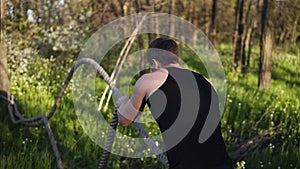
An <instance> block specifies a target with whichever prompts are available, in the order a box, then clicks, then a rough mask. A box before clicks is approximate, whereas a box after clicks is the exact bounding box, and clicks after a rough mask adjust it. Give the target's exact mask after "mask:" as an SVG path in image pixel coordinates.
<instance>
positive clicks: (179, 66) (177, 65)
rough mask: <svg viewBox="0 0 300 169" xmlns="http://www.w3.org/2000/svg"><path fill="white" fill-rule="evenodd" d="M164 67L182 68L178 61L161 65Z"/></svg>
mask: <svg viewBox="0 0 300 169" xmlns="http://www.w3.org/2000/svg"><path fill="white" fill-rule="evenodd" d="M165 67H177V68H182V67H181V65H180V64H179V63H171V64H168V65H165V66H163V68H165Z"/></svg>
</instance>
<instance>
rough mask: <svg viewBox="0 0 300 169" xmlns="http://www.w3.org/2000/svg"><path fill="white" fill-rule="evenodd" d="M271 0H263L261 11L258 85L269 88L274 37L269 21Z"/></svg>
mask: <svg viewBox="0 0 300 169" xmlns="http://www.w3.org/2000/svg"><path fill="white" fill-rule="evenodd" d="M268 5H269V0H263V6H262V12H261V35H260V63H259V78H258V86H259V87H264V88H269V87H270V86H271V69H272V47H273V38H272V32H271V27H270V26H269V21H268Z"/></svg>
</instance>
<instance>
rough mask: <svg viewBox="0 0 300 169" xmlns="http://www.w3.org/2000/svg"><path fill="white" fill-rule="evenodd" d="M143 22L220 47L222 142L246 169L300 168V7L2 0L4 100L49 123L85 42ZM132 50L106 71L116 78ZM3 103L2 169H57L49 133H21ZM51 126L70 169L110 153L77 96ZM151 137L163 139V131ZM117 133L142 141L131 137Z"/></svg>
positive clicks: (190, 58) (130, 164) (206, 0)
mask: <svg viewBox="0 0 300 169" xmlns="http://www.w3.org/2000/svg"><path fill="white" fill-rule="evenodd" d="M139 12H161V13H169V14H173V15H176V16H178V17H180V18H183V19H185V20H187V21H189V22H190V23H192V24H194V25H195V26H196V27H198V28H199V29H200V30H201V31H203V33H204V34H205V35H206V36H207V37H208V38H209V40H210V41H211V42H212V44H213V45H214V46H215V48H216V50H217V52H218V53H219V57H220V59H221V61H222V64H223V66H224V69H225V75H226V80H227V96H226V106H225V110H224V113H223V116H222V130H223V136H224V138H225V141H226V144H227V146H228V151H229V154H230V156H231V157H232V158H233V159H234V161H235V164H236V165H237V166H238V168H249V169H256V168H267V169H274V168H277V169H289V168H290V169H296V168H298V169H299V168H300V161H299V159H300V145H299V142H300V112H299V109H300V70H299V66H300V24H299V23H300V1H299V0H223V1H221V0H1V37H0V43H1V46H0V48H1V50H0V92H1V95H2V96H3V97H6V98H9V96H10V95H11V94H13V95H14V96H15V101H16V103H17V105H18V108H19V110H20V112H21V113H22V114H23V115H24V116H25V117H33V116H36V115H39V114H48V112H49V111H50V109H51V106H52V105H53V103H54V101H55V98H56V96H57V94H58V92H59V90H60V88H61V86H62V83H63V82H64V80H65V78H66V76H67V74H68V72H69V71H70V69H71V67H72V65H73V64H74V62H75V61H76V59H77V57H78V54H79V52H80V50H81V49H82V47H83V45H84V43H85V42H86V41H87V39H88V38H89V37H90V36H91V35H92V34H93V33H94V32H95V31H97V30H98V29H99V28H101V27H102V26H104V25H106V24H108V23H110V22H111V21H113V20H116V19H118V18H121V17H123V16H127V15H130V14H134V13H139ZM157 36H158V35H157V34H146V35H138V36H137V37H136V38H135V39H134V42H133V44H132V45H131V46H130V47H129V50H130V51H129V53H130V52H133V51H137V50H139V49H146V48H147V47H148V44H149V42H150V41H151V40H153V39H155V38H156V37H157ZM107 38H109V37H107ZM126 40H127V39H125V40H124V41H122V42H120V43H118V44H117V45H115V46H114V47H113V48H112V49H111V50H110V51H109V52H108V53H107V54H106V57H105V58H104V60H103V61H102V62H101V64H102V66H103V67H104V68H105V69H106V70H107V71H108V72H109V73H112V72H113V70H114V68H115V63H116V62H117V59H118V58H119V57H120V52H121V50H122V49H123V47H124V45H125V43H126ZM180 47H181V57H182V60H183V61H184V62H185V63H186V64H187V65H188V67H190V68H191V69H192V70H194V71H197V72H199V73H202V74H204V75H206V70H205V67H203V65H202V63H201V61H200V60H195V59H194V58H196V56H195V53H194V52H193V51H192V50H191V49H189V48H188V47H187V46H185V45H184V44H180ZM194 56H195V57H194ZM141 59H143V58H141ZM208 78H209V77H208ZM71 83H72V82H71ZM97 85H98V89H99V90H97V91H98V93H97V97H96V100H97V101H100V100H101V97H103V95H104V94H103V91H104V88H105V84H104V82H103V81H102V80H101V79H100V80H99V81H97ZM104 96H107V95H104ZM106 102H107V103H106V107H104V110H103V111H102V113H103V115H104V116H105V117H107V119H108V121H110V120H111V118H112V112H113V109H114V105H113V102H112V100H108V101H106ZM0 103H1V105H0V168H1V169H2V168H3V169H6V168H7V169H24V168H26V169H31V168H56V162H55V156H54V154H53V152H52V148H51V145H50V142H49V139H48V135H47V132H46V129H45V127H43V126H38V127H25V126H24V125H22V124H18V125H13V124H12V123H11V120H10V117H9V114H8V111H7V103H6V102H4V100H3V99H2V100H1V102H0ZM49 122H50V125H51V128H52V130H53V133H54V136H55V138H56V141H57V145H58V149H59V151H60V154H61V158H62V162H63V166H64V168H67V169H68V168H69V169H75V168H78V169H83V168H96V167H97V166H98V163H99V161H100V157H101V154H102V153H103V149H102V148H101V147H99V146H98V145H97V144H95V143H94V142H93V141H92V140H90V139H89V137H88V136H87V135H86V134H85V133H84V131H83V129H82V128H81V126H80V123H79V121H78V119H77V116H76V113H75V110H74V106H73V102H72V91H71V88H70V87H68V88H67V90H66V91H65V94H64V96H63V98H62V100H61V104H60V105H59V107H58V110H57V112H56V114H55V115H54V116H53V117H52V118H51V120H50V121H49ZM144 127H145V128H146V129H147V131H150V132H151V133H152V134H154V133H157V132H159V130H158V127H157V125H156V124H155V123H147V124H144ZM118 129H119V130H120V131H121V132H122V133H124V134H127V135H132V136H138V133H137V132H136V131H135V129H134V128H132V127H129V128H125V129H124V128H120V127H119V128H118ZM124 151H129V150H124ZM107 168H111V169H118V168H124V169H127V168H130V169H139V168H155V169H158V168H165V167H164V166H163V165H162V164H160V163H159V162H158V161H157V159H156V157H149V158H143V159H131V158H124V157H120V156H117V155H111V157H110V159H109V162H108V165H107Z"/></svg>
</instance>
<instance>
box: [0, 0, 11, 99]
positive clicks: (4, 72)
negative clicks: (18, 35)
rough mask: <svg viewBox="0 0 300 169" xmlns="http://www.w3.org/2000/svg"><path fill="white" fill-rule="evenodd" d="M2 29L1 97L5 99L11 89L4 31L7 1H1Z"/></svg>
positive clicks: (0, 59)
mask: <svg viewBox="0 0 300 169" xmlns="http://www.w3.org/2000/svg"><path fill="white" fill-rule="evenodd" d="M0 13H1V21H0V24H1V28H0V34H1V35H0V95H2V96H4V97H9V95H10V87H9V77H8V67H7V55H6V52H7V48H6V43H5V38H4V35H5V30H4V19H5V16H4V15H5V1H4V0H1V12H0Z"/></svg>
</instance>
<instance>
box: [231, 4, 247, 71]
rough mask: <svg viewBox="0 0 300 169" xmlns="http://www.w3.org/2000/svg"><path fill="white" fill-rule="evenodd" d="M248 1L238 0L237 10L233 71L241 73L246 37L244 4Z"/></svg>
mask: <svg viewBox="0 0 300 169" xmlns="http://www.w3.org/2000/svg"><path fill="white" fill-rule="evenodd" d="M245 1H246V0H237V1H236V8H235V28H234V39H233V51H232V57H233V60H232V64H233V70H234V71H238V72H241V71H242V66H243V65H242V63H243V57H242V56H243V48H242V47H243V38H244V37H243V35H244V24H245V19H244V15H243V13H244V3H245Z"/></svg>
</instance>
